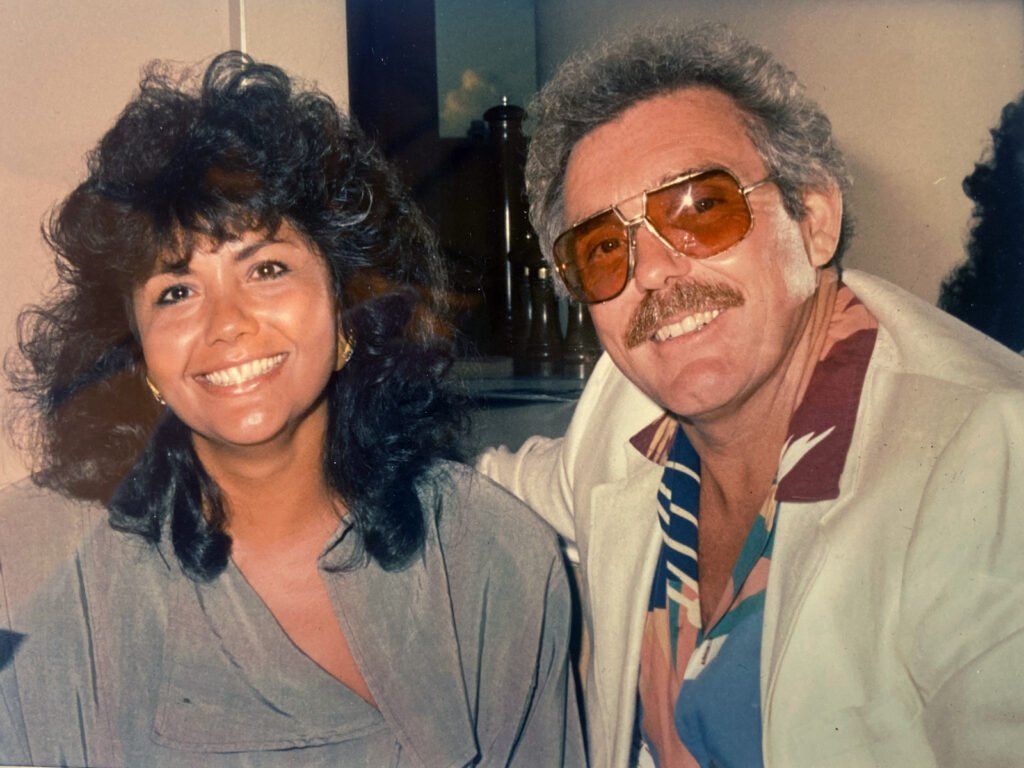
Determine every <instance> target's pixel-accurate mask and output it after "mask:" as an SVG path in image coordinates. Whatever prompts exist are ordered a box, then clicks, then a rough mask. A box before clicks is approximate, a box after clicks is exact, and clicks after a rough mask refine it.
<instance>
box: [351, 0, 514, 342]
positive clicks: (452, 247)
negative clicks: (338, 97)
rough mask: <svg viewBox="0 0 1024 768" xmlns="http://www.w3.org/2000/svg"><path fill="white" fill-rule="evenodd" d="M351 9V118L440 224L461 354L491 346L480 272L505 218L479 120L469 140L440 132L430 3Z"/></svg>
mask: <svg viewBox="0 0 1024 768" xmlns="http://www.w3.org/2000/svg"><path fill="white" fill-rule="evenodd" d="M346 13H347V19H348V25H347V26H348V57H349V105H350V111H351V114H352V116H353V117H354V118H355V119H356V121H357V122H358V123H359V124H360V125H361V126H362V127H363V128H364V129H365V130H366V132H367V133H368V134H369V135H370V136H372V137H373V138H374V139H375V140H376V141H377V143H378V144H379V145H380V147H381V149H382V150H383V152H384V154H385V155H386V156H387V157H388V159H389V160H390V161H391V162H392V163H393V164H394V165H395V167H396V168H397V170H398V172H399V174H400V175H401V177H402V180H403V181H404V182H405V184H406V185H407V186H408V187H409V188H410V190H411V191H412V194H413V197H414V198H415V199H416V201H417V203H419V205H420V206H421V207H422V209H423V211H424V213H426V215H427V217H428V218H429V219H430V221H431V222H432V224H433V225H434V227H435V228H436V230H437V234H438V239H439V241H440V245H441V250H442V251H443V252H444V255H445V259H446V261H447V263H448V268H449V274H450V279H451V283H452V286H451V287H452V295H451V297H450V298H451V302H450V305H451V306H452V307H453V309H454V310H455V317H454V318H453V322H454V324H455V326H456V328H457V330H458V346H459V351H460V353H462V354H469V355H476V354H480V353H481V352H484V353H486V352H489V351H490V349H491V347H492V339H491V336H492V331H491V328H490V321H489V318H488V316H487V307H486V305H485V303H484V289H485V286H484V284H483V277H484V276H485V275H486V274H488V269H487V265H488V263H489V261H490V260H491V259H492V258H493V254H494V247H495V235H494V232H495V228H496V227H497V226H498V224H497V222H498V221H499V219H498V210H497V201H496V187H497V184H498V171H497V166H496V163H495V162H494V158H493V152H492V147H491V145H490V141H489V139H488V136H487V131H486V127H485V126H484V124H483V123H482V122H479V123H476V124H475V125H473V126H472V127H471V128H470V130H469V132H468V134H467V136H466V137H464V138H455V139H448V138H441V137H440V135H439V132H438V103H437V97H436V94H437V54H436V50H437V48H436V47H437V43H436V40H435V22H434V3H433V2H432V0H388V1H387V2H386V3H385V2H379V1H375V2H350V3H348V4H347V6H346Z"/></svg>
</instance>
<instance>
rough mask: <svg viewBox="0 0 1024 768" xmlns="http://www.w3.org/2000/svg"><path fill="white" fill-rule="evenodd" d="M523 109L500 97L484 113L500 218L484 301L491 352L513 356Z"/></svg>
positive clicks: (524, 223)
mask: <svg viewBox="0 0 1024 768" xmlns="http://www.w3.org/2000/svg"><path fill="white" fill-rule="evenodd" d="M525 117H526V111H525V110H524V109H523V108H522V107H517V106H515V105H514V104H509V103H508V98H507V97H505V96H502V97H501V104H499V105H498V106H496V107H491V108H490V109H488V110H487V111H486V112H484V120H486V121H487V123H488V124H489V126H490V135H491V142H492V145H493V151H494V156H495V161H496V163H497V167H498V171H499V177H500V181H499V190H498V192H499V203H498V204H499V206H500V210H499V211H498V212H497V213H498V217H499V219H500V223H499V227H498V237H497V239H496V241H495V252H494V259H493V261H492V264H491V266H490V270H491V274H490V275H489V276H488V278H489V279H488V280H487V284H488V285H490V286H491V292H490V295H488V296H487V297H486V298H487V302H488V305H489V315H490V321H491V331H492V337H493V339H494V342H495V343H494V349H493V351H494V352H495V353H497V354H502V355H508V354H512V345H513V319H512V314H513V311H514V310H513V307H514V306H515V297H514V296H513V284H514V274H515V273H514V270H513V266H512V251H513V249H514V248H515V246H516V242H517V240H518V239H519V238H521V236H522V231H523V230H524V229H525V228H528V227H529V226H530V225H529V220H528V218H527V213H526V199H525V196H524V188H525V185H524V183H523V163H524V161H525V158H526V137H525V136H524V135H523V118H525Z"/></svg>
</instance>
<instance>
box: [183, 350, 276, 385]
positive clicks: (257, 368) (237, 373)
mask: <svg viewBox="0 0 1024 768" xmlns="http://www.w3.org/2000/svg"><path fill="white" fill-rule="evenodd" d="M286 357H288V354H287V353H286V352H282V353H280V354H277V355H272V356H271V357H261V358H259V359H258V360H249V361H247V362H244V363H242V364H241V365H233V366H231V367H230V368H221V369H220V370H217V371H212V372H210V373H204V374H200V375H199V376H197V377H196V378H197V379H199V380H200V381H203V382H206V383H207V384H212V385H213V386H215V387H221V388H226V387H237V386H239V385H241V384H245V383H247V382H249V381H252V380H253V379H257V378H260V377H262V376H265V375H266V374H268V373H269V372H270V371H273V370H275V369H276V368H277V367H278V366H280V365H281V364H282V363H284V360H285V358H286Z"/></svg>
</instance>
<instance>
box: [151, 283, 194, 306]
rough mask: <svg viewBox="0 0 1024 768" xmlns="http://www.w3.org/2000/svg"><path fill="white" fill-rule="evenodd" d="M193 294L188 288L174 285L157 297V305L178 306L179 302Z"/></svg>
mask: <svg viewBox="0 0 1024 768" xmlns="http://www.w3.org/2000/svg"><path fill="white" fill-rule="evenodd" d="M191 294H192V291H191V290H189V288H188V287H187V286H184V285H172V286H169V287H167V288H164V289H163V290H162V291H160V295H159V296H157V297H156V303H157V304H177V303H178V302H179V301H184V300H185V299H187V298H188V297H189V296H190V295H191Z"/></svg>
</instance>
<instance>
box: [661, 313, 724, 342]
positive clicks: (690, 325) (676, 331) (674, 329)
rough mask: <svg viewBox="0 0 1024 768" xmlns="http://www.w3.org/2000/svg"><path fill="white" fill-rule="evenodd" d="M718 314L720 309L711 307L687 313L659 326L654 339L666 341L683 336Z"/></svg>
mask: <svg viewBox="0 0 1024 768" xmlns="http://www.w3.org/2000/svg"><path fill="white" fill-rule="evenodd" d="M720 314H722V310H720V309H712V310H708V311H705V312H697V313H696V314H693V315H687V316H686V317H684V318H683V319H682V320H680V321H679V322H676V323H672V324H671V325H666V326H663V327H661V328H659V329H658V330H657V331H655V333H654V339H655V340H657V341H668V340H669V339H674V338H676V337H678V336H685V335H686V334H688V333H693V332H694V331H699V330H700V329H701V328H703V327H704V326H705V325H707V324H708V323H710V322H711V321H712V320H714V319H715V318H716V317H718V316H719V315H720Z"/></svg>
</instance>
